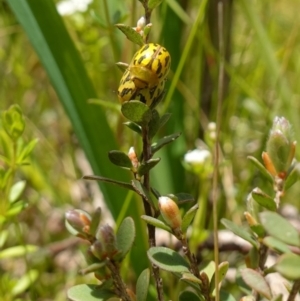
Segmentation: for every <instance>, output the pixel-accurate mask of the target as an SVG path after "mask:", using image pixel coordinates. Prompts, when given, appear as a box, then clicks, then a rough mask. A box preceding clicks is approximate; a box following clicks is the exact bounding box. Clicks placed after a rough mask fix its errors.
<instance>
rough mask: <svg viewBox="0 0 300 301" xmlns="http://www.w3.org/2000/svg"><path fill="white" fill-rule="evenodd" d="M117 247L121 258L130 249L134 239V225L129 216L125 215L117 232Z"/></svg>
mask: <svg viewBox="0 0 300 301" xmlns="http://www.w3.org/2000/svg"><path fill="white" fill-rule="evenodd" d="M116 238H117V249H118V250H119V251H121V258H124V257H125V255H126V254H127V253H128V252H129V251H130V249H131V247H132V245H133V242H134V239H135V226H134V221H133V219H132V218H131V217H129V216H128V217H126V218H125V219H124V220H123V221H122V223H121V225H120V227H119V229H118V232H117V236H116Z"/></svg>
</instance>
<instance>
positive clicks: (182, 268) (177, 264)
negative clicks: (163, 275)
mask: <svg viewBox="0 0 300 301" xmlns="http://www.w3.org/2000/svg"><path fill="white" fill-rule="evenodd" d="M147 254H148V258H149V259H150V261H151V262H152V263H153V264H155V265H157V266H158V267H159V268H161V269H162V270H165V271H169V272H173V273H184V272H189V264H188V263H187V262H186V261H185V259H184V258H183V257H182V256H181V255H179V254H178V253H177V252H175V251H174V250H172V249H169V248H165V247H152V248H150V249H149V250H148V251H147Z"/></svg>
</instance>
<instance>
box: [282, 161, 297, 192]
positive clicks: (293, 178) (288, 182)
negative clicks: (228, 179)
mask: <svg viewBox="0 0 300 301" xmlns="http://www.w3.org/2000/svg"><path fill="white" fill-rule="evenodd" d="M299 179H300V163H296V164H295V165H294V166H293V168H292V170H291V171H290V172H289V174H288V176H287V178H286V179H285V181H284V188H283V189H284V191H286V190H288V189H289V188H290V187H291V186H293V185H294V184H295V183H296V182H297V181H299Z"/></svg>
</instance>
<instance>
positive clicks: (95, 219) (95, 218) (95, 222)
mask: <svg viewBox="0 0 300 301" xmlns="http://www.w3.org/2000/svg"><path fill="white" fill-rule="evenodd" d="M100 220H101V208H100V207H98V208H97V209H96V210H95V212H94V213H93V214H92V217H91V225H90V233H91V234H92V235H93V236H96V232H97V229H98V226H99V223H100Z"/></svg>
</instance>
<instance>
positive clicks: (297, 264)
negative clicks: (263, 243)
mask: <svg viewBox="0 0 300 301" xmlns="http://www.w3.org/2000/svg"><path fill="white" fill-rule="evenodd" d="M275 270H276V271H277V272H279V273H280V274H281V275H282V276H284V277H286V278H287V279H289V280H299V279H300V256H299V255H296V254H293V253H289V254H284V255H282V256H280V257H279V259H278V261H277V263H276V264H275Z"/></svg>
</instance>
